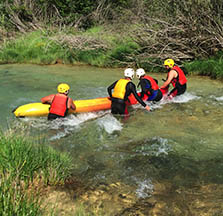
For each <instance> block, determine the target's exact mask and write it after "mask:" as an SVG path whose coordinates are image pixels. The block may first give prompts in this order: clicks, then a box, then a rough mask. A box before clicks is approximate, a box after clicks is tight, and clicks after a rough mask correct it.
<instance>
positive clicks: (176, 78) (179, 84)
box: [160, 59, 187, 98]
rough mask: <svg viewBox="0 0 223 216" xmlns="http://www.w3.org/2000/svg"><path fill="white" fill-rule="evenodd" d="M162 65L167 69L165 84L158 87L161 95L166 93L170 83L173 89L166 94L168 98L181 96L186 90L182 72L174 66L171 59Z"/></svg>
mask: <svg viewBox="0 0 223 216" xmlns="http://www.w3.org/2000/svg"><path fill="white" fill-rule="evenodd" d="M163 65H164V66H165V68H166V69H167V71H168V74H167V78H166V80H165V82H164V83H163V85H162V86H161V87H160V90H161V91H162V93H163V94H167V93H168V88H169V85H170V83H171V84H172V85H173V87H174V88H173V89H172V90H171V91H170V92H169V93H168V97H170V98H173V97H175V96H177V95H181V94H183V93H184V92H185V91H186V89H187V79H186V76H185V74H184V72H183V70H182V69H181V68H180V67H178V66H177V65H175V62H174V60H173V59H166V60H165V61H164V64H163Z"/></svg>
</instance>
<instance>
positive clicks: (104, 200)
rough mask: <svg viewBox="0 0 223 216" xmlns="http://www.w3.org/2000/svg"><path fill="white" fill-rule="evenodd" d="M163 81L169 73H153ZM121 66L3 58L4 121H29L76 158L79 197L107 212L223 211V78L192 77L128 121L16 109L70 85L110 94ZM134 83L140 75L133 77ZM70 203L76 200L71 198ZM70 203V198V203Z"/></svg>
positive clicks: (88, 93) (83, 93)
mask: <svg viewBox="0 0 223 216" xmlns="http://www.w3.org/2000/svg"><path fill="white" fill-rule="evenodd" d="M150 75H152V76H153V77H155V78H156V79H158V80H159V83H162V81H161V80H162V78H165V74H158V73H157V74H150ZM122 76H123V69H110V68H106V69H105V68H97V67H90V66H75V67H74V66H63V65H53V66H38V65H13V64H12V65H0V80H1V85H0V100H1V107H0V119H1V122H0V125H1V127H2V128H3V130H5V129H7V128H10V127H15V126H17V125H20V124H25V125H27V126H28V127H29V128H30V133H31V134H32V136H33V137H41V138H44V139H46V140H47V142H48V143H49V145H51V146H53V147H54V148H56V149H58V150H59V151H64V152H69V153H70V154H71V156H72V157H73V161H74V176H76V177H77V179H78V182H80V183H79V184H78V185H79V186H77V185H76V186H75V185H72V186H70V187H69V190H70V191H72V193H71V192H70V193H71V194H73V195H72V197H73V202H74V203H82V204H84V205H85V206H87V209H88V211H89V212H91V211H92V212H99V213H100V214H101V215H154V216H155V215H165V216H166V215H196V216H197V215H202V216H203V215H212V216H213V215H223V204H222V203H223V184H222V183H223V158H222V156H223V141H222V140H223V112H222V107H223V83H222V82H220V81H216V80H211V79H210V78H208V77H199V76H189V77H187V78H188V89H187V92H186V93H185V94H184V95H182V96H179V97H176V98H174V99H173V100H171V101H169V100H162V101H161V102H159V103H157V104H149V105H150V106H151V108H152V112H147V111H146V110H144V109H143V108H142V107H141V106H140V105H135V106H134V107H133V108H132V109H131V110H130V117H129V119H127V120H125V121H124V120H123V119H121V118H119V117H114V116H112V115H111V114H110V110H107V111H100V112H96V113H93V112H92V113H82V114H75V115H70V116H68V117H67V118H66V119H65V120H61V121H60V120H59V121H53V122H48V121H47V120H46V118H45V117H42V118H23V119H16V118H15V117H14V116H13V114H12V110H13V109H14V108H15V107H17V106H19V105H23V104H26V103H30V102H39V101H40V98H41V97H43V96H45V95H48V94H52V93H56V87H57V85H58V83H61V82H66V83H68V84H69V85H70V86H71V91H70V96H71V97H72V98H73V99H90V98H96V97H105V96H107V91H106V89H107V86H108V85H110V84H111V83H112V82H114V81H115V80H117V79H119V78H120V77H122ZM133 81H134V83H135V84H137V83H138V80H137V79H136V78H134V80H133ZM71 203H72V202H71ZM71 205H72V204H71Z"/></svg>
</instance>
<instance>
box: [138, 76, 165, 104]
mask: <svg viewBox="0 0 223 216" xmlns="http://www.w3.org/2000/svg"><path fill="white" fill-rule="evenodd" d="M154 80H155V81H156V83H157V84H158V81H157V80H156V79H154ZM139 85H140V86H141V94H140V97H141V98H143V96H144V95H145V94H146V95H148V101H160V100H161V99H162V97H163V94H162V92H161V91H160V89H157V90H153V89H152V88H151V83H150V81H149V80H148V79H140V81H139V84H138V86H139ZM148 93H150V94H148Z"/></svg>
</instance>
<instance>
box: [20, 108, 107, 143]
mask: <svg viewBox="0 0 223 216" xmlns="http://www.w3.org/2000/svg"><path fill="white" fill-rule="evenodd" d="M108 112H109V111H100V112H88V113H79V114H76V115H73V114H71V115H69V116H67V117H66V118H58V119H55V120H52V121H48V120H47V117H40V118H23V119H21V120H22V121H25V122H27V123H29V124H30V125H31V126H32V127H33V128H38V129H41V130H55V131H56V134H54V135H53V136H52V137H50V140H56V139H60V138H62V137H65V136H66V135H68V134H70V133H72V132H73V131H74V130H78V129H80V126H81V124H83V123H84V122H87V121H89V120H93V119H97V118H99V117H101V116H104V115H105V114H106V113H108Z"/></svg>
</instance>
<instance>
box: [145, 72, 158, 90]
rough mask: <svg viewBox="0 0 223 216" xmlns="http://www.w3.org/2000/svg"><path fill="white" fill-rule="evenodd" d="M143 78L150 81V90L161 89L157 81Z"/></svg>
mask: <svg viewBox="0 0 223 216" xmlns="http://www.w3.org/2000/svg"><path fill="white" fill-rule="evenodd" d="M142 78H143V79H147V80H149V82H150V84H151V87H150V88H152V89H153V90H158V89H159V86H158V85H157V83H156V81H155V80H154V79H153V78H152V77H150V76H147V75H146V76H144V77H142Z"/></svg>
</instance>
